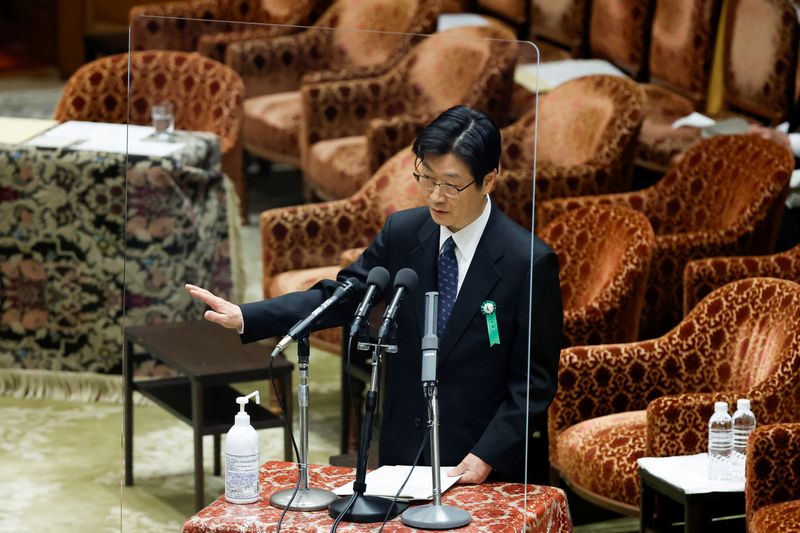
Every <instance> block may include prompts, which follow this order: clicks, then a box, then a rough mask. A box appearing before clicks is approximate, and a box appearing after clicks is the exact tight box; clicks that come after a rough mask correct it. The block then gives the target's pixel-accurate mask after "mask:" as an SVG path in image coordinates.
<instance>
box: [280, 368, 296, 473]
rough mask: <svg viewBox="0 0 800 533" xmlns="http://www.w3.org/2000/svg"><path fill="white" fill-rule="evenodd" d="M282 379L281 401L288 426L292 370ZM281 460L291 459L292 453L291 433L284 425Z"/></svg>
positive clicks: (290, 412) (290, 419)
mask: <svg viewBox="0 0 800 533" xmlns="http://www.w3.org/2000/svg"><path fill="white" fill-rule="evenodd" d="M282 381H283V402H284V404H285V405H286V413H284V416H285V417H286V423H287V424H289V426H290V427H291V426H292V423H293V422H294V420H293V419H292V371H291V370H289V372H286V375H285V376H284V377H283V379H282ZM283 460H284V461H289V462H291V461H293V460H294V454H293V450H292V435H291V434H290V433H289V431H288V430H287V429H286V426H284V428H283Z"/></svg>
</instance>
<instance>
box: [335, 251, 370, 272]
mask: <svg viewBox="0 0 800 533" xmlns="http://www.w3.org/2000/svg"><path fill="white" fill-rule="evenodd" d="M364 250H366V247H360V248H350V249H349V250H345V251H344V252H342V253H341V254H339V266H340V267H342V268H345V267H348V266H350V265H352V264H353V263H355V262H356V260H357V259H358V258H359V257H360V256H361V254H363V253H364Z"/></svg>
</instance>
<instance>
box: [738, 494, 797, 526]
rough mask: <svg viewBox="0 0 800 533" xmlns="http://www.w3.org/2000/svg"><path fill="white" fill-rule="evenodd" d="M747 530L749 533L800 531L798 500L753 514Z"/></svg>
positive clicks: (768, 507) (775, 505)
mask: <svg viewBox="0 0 800 533" xmlns="http://www.w3.org/2000/svg"><path fill="white" fill-rule="evenodd" d="M747 530H748V531H749V532H750V533H772V532H773V531H784V532H788V531H800V500H792V501H788V502H781V503H776V504H773V505H767V506H766V507H762V508H761V509H759V510H757V511H756V512H754V513H753V516H752V517H751V518H750V522H749V523H748V524H747Z"/></svg>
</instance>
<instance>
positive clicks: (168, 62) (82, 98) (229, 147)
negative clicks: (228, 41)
mask: <svg viewBox="0 0 800 533" xmlns="http://www.w3.org/2000/svg"><path fill="white" fill-rule="evenodd" d="M130 64H131V66H130V68H131V80H132V83H131V85H130V87H129V86H128V54H118V55H113V56H107V57H104V58H101V59H97V60H95V61H92V62H91V63H87V64H86V65H84V66H83V67H81V68H80V69H78V70H77V71H76V72H75V73H74V74H73V75H72V76H71V77H70V79H69V80H68V81H67V84H66V86H65V87H64V92H63V93H62V95H61V100H60V101H59V103H58V106H57V107H56V111H55V114H54V116H53V118H55V119H56V120H60V121H67V120H85V121H90V122H112V123H117V124H125V123H126V122H127V121H128V120H130V123H131V124H148V125H149V124H151V118H150V107H151V106H152V105H153V104H155V103H158V102H163V101H170V102H172V103H173V104H174V106H175V128H176V129H178V130H188V131H210V132H212V133H215V134H216V135H217V136H218V137H219V143H220V149H221V151H222V170H223V172H225V174H227V175H228V177H229V178H230V179H231V181H232V182H233V184H234V186H235V188H236V192H237V193H238V195H239V200H240V206H241V208H242V215H243V216H244V214H245V213H246V210H245V206H246V201H247V198H246V189H245V184H244V178H243V176H242V144H241V136H240V134H241V127H242V102H243V100H244V86H243V85H242V80H241V79H240V78H239V76H238V75H237V74H236V73H235V72H233V71H232V70H231V69H229V68H228V67H226V66H225V65H222V64H220V63H218V62H216V61H213V60H211V59H208V58H206V57H203V56H201V55H200V54H197V53H195V52H173V51H167V50H154V51H151V52H132V53H131V54H130ZM129 91H130V105H128V94H129Z"/></svg>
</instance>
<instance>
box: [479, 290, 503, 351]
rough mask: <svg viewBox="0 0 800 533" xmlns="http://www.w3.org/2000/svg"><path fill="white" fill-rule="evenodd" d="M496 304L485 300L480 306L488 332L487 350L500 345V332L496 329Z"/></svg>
mask: <svg viewBox="0 0 800 533" xmlns="http://www.w3.org/2000/svg"><path fill="white" fill-rule="evenodd" d="M496 311H497V304H496V303H494V302H493V301H491V300H486V301H485V302H483V303H482V304H481V313H483V315H484V316H485V317H486V329H488V330H489V348H491V347H492V346H494V345H495V344H500V330H499V329H498V327H497V314H496Z"/></svg>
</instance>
